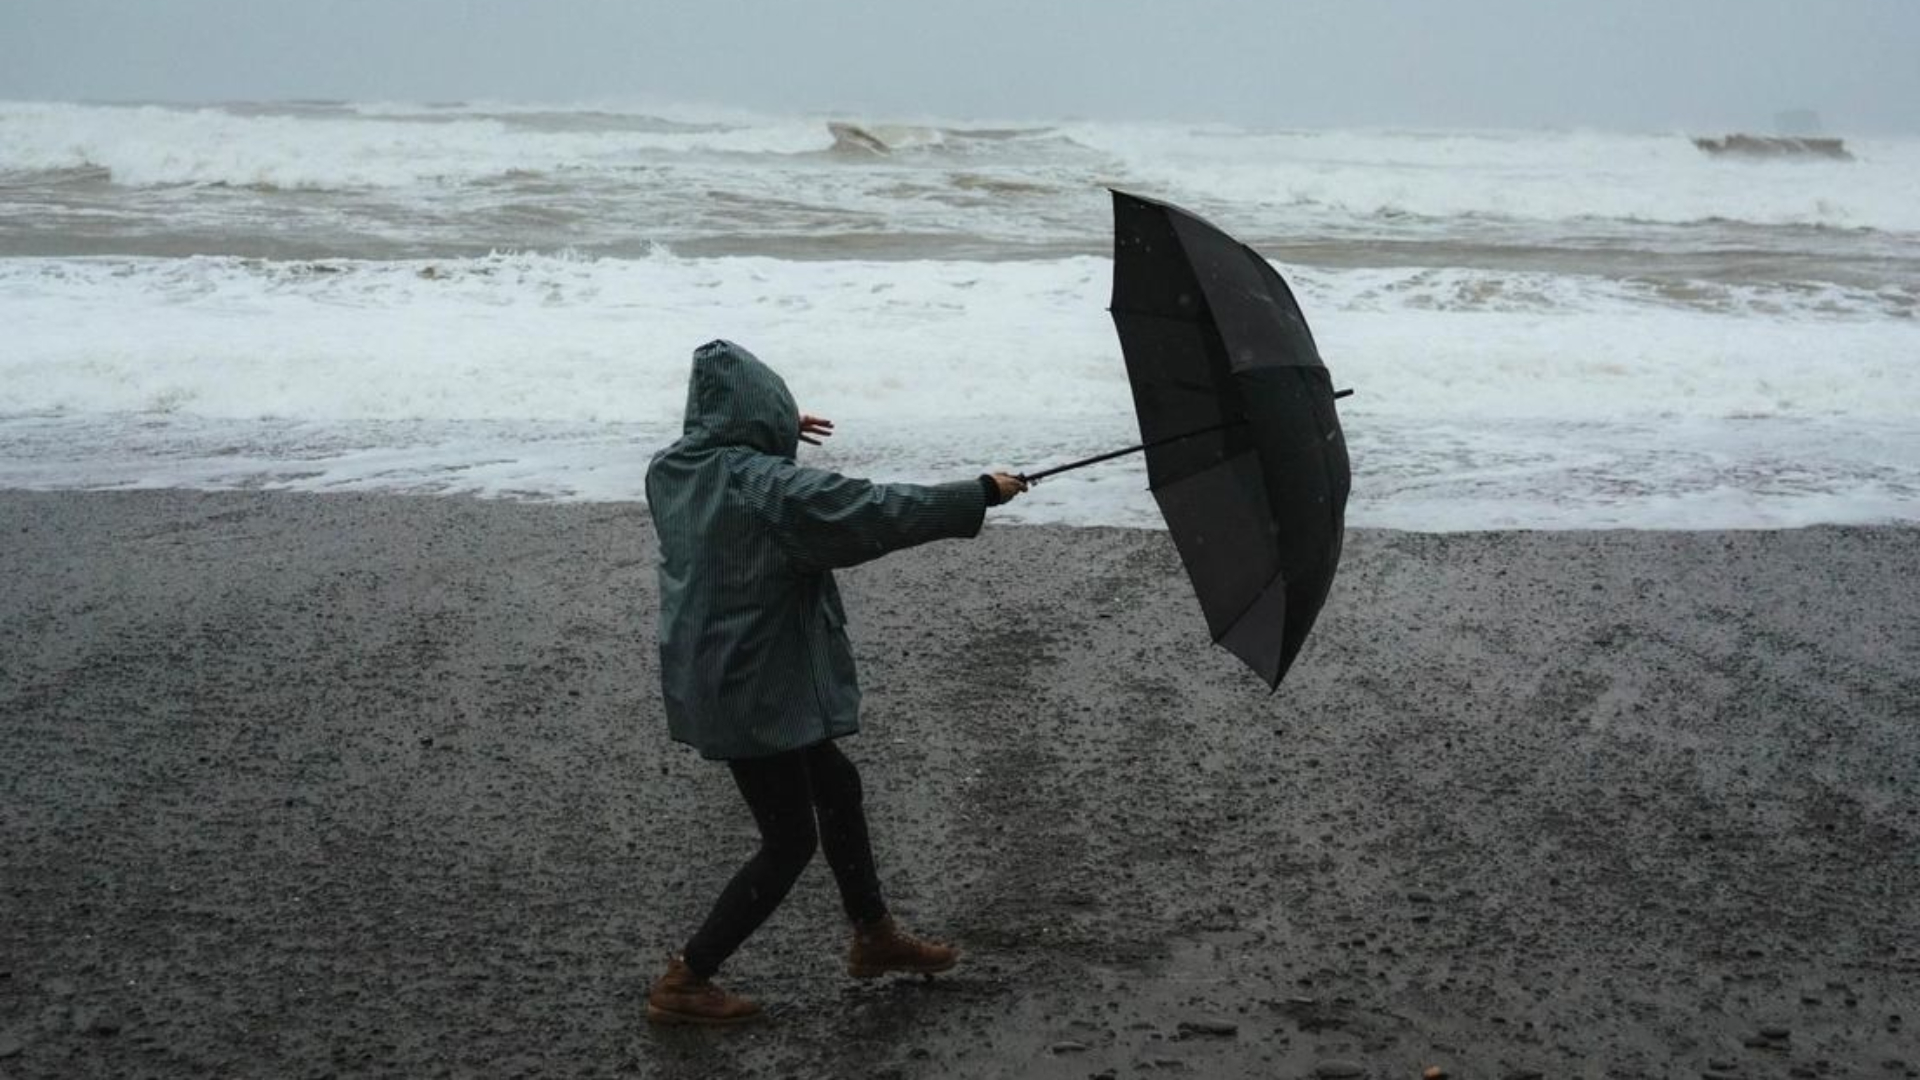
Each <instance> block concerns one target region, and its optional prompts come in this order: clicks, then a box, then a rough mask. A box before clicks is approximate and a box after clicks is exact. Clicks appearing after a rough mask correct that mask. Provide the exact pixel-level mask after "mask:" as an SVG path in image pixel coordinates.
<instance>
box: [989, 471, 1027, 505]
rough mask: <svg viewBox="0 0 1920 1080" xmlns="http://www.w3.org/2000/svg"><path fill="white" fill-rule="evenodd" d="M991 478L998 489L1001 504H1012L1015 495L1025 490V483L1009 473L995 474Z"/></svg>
mask: <svg viewBox="0 0 1920 1080" xmlns="http://www.w3.org/2000/svg"><path fill="white" fill-rule="evenodd" d="M992 476H993V482H994V484H995V485H996V486H997V487H999V489H1000V501H1001V502H1002V503H1008V502H1012V501H1013V497H1014V496H1015V495H1018V494H1020V493H1021V492H1023V491H1025V490H1027V482H1026V481H1025V480H1022V479H1020V478H1019V477H1017V476H1014V475H1012V474H1010V473H1003V472H997V473H993V474H992Z"/></svg>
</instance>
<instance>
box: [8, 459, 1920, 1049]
mask: <svg viewBox="0 0 1920 1080" xmlns="http://www.w3.org/2000/svg"><path fill="white" fill-rule="evenodd" d="M1916 568H1920V530H1914V529H1907V528H1898V529H1896V528H1831V527H1823V528H1811V529H1804V530H1794V531H1782V532H1764V531H1753V532H1728V533H1681V532H1564V533H1475V534H1418V533H1400V532H1384V531H1355V532H1353V533H1350V534H1349V537H1348V541H1347V555H1346V560H1345V563H1344V565H1343V568H1342V571H1341V576H1340V578H1339V580H1338V582H1337V583H1336V586H1335V590H1334V594H1333V596H1332V598H1331V600H1330V601H1329V604H1328V608H1327V611H1326V613H1325V615H1324V616H1323V618H1322V620H1321V623H1320V625H1319V628H1318V629H1317V630H1316V632H1315V636H1314V638H1313V640H1312V641H1311V642H1310V643H1309V645H1308V648H1307V651H1306V652H1305V653H1304V654H1303V656H1302V658H1301V660H1300V663H1299V664H1298V666H1297V667H1296V669H1295V671H1294V673H1293V674H1292V675H1291V676H1290V677H1289V678H1288V680H1287V682H1286V684H1285V685H1284V686H1283V687H1282V689H1281V691H1280V692H1279V693H1278V694H1276V695H1269V694H1268V693H1267V692H1266V690H1265V688H1264V687H1263V686H1262V685H1261V684H1260V683H1259V681H1258V680H1257V679H1256V678H1255V677H1253V676H1252V675H1251V674H1250V673H1248V672H1247V671H1246V670H1244V669H1243V668H1242V667H1241V666H1240V665H1239V664H1238V662H1237V661H1235V660H1233V659H1232V658H1231V657H1229V656H1227V655H1226V654H1225V653H1224V652H1222V651H1220V650H1218V649H1215V648H1214V647H1212V646H1211V645H1209V644H1208V642H1207V638H1206V633H1205V629H1204V626H1203V624H1202V622H1201V619H1200V615H1199V612H1198V609H1197V606H1196V605H1195V603H1194V601H1193V599H1192V596H1191V593H1190V591H1189V590H1188V588H1187V585H1186V583H1185V579H1184V576H1183V574H1182V572H1181V569H1180V567H1179V565H1178V562H1177V559H1176V558H1175V555H1174V552H1173V549H1172V547H1171V545H1170V543H1169V542H1168V541H1167V539H1166V537H1165V536H1164V535H1163V534H1160V533H1157V532H1151V531H1130V530H1114V529H1088V528H1069V527H1053V526H1049V527H1017V528H1011V527H990V528H989V529H988V531H987V532H986V533H985V534H984V535H983V537H982V538H981V539H979V540H977V541H972V542H964V543H946V544H940V545H935V546H932V547H928V548H922V549H918V550H916V551H912V552H908V553H904V554H901V555H897V556H894V557H890V558H888V559H886V560H883V561H881V562H878V563H875V564H872V565H869V566H866V567H862V568H858V569H856V570H853V571H849V572H847V573H845V574H844V575H843V576H842V578H841V581H842V587H843V589H844V591H845V593H846V596H847V601H848V608H849V613H850V617H851V620H852V628H851V629H852V633H853V639H854V643H855V646H856V650H857V652H858V655H859V658H860V662H861V665H862V675H863V681H864V684H865V687H866V691H867V697H866V707H865V731H864V732H863V733H862V734H861V735H860V736H859V737H857V738H856V739H853V740H851V741H850V742H849V743H847V744H846V748H847V750H848V752H849V753H850V754H851V755H852V756H853V757H854V759H855V760H856V761H858V762H860V763H861V765H862V768H863V770H864V771H865V774H866V779H867V786H868V792H869V795H868V799H869V807H870V814H871V816H872V818H873V820H874V822H875V828H876V845H877V848H878V854H879V859H880V865H881V871H882V880H883V881H884V882H886V883H887V885H888V888H889V891H890V897H891V900H892V902H893V905H894V907H895V909H896V910H897V911H898V912H899V913H901V914H902V916H903V917H904V919H905V921H907V922H908V923H909V925H911V926H913V927H915V928H917V929H920V930H923V931H925V932H927V933H929V934H933V935H940V936H949V937H951V939H953V940H955V941H956V942H958V943H959V944H961V945H962V946H963V947H964V948H965V949H966V957H965V960H964V961H963V965H962V967H961V968H960V969H959V970H957V971H956V972H955V973H953V974H952V975H951V976H948V977H942V978H939V979H937V980H935V981H932V982H922V981H918V980H900V981H892V982H886V983H882V984H877V985H872V984H859V983H855V982H853V981H851V980H849V979H847V978H845V977H844V975H842V974H841V972H840V968H839V962H840V957H841V952H842V950H843V949H844V947H845V932H844V929H843V927H842V925H841V923H840V917H839V913H838V907H837V902H836V900H835V897H834V895H833V889H832V884H831V880H830V878H829V876H828V874H827V873H826V870H825V868H824V867H823V866H821V865H820V864H819V863H818V862H817V861H816V864H815V865H814V866H813V867H811V868H810V869H809V870H808V872H807V875H806V876H805V877H804V878H803V879H802V882H801V884H800V886H799V887H798V888H797V889H796V891H795V894H794V896H793V898H792V899H791V900H790V901H789V902H788V904H787V906H786V907H785V908H783V909H782V910H781V911H780V912H779V913H778V914H777V915H776V916H775V917H774V919H773V920H772V922H770V923H769V924H768V925H767V926H766V927H765V928H764V929H763V930H762V931H761V932H760V934H759V935H757V936H756V937H755V938H754V939H753V940H752V941H750V942H749V943H748V945H747V947H746V948H745V949H744V950H743V951H742V953H741V954H740V955H738V956H737V957H736V958H735V960H734V961H733V963H731V964H730V965H729V967H728V968H727V969H726V971H725V972H724V973H723V981H724V982H725V983H726V984H727V985H728V986H730V987H732V988H736V989H739V990H741V991H743V992H746V993H749V994H751V995H754V996H756V997H758V998H759V999H760V1000H762V1001H763V1002H765V1003H767V1004H768V1005H769V1006H770V1007H771V1008H772V1012H773V1014H774V1015H773V1017H772V1019H771V1020H770V1021H769V1022H767V1023H765V1024H762V1025H758V1026H756V1027H754V1028H752V1029H749V1030H741V1031H732V1032H721V1033H716V1032H697V1031H696V1032H685V1031H670V1032H664V1033H663V1032H656V1031H653V1030H650V1029H649V1028H648V1025H647V1024H646V1022H645V1021H644V1019H643V1017H642V1004H643V998H644V994H645V988H646V985H647V982H648V981H649V980H650V979H651V978H652V977H653V976H654V975H655V974H656V973H657V971H658V969H659V968H660V966H661V964H662V960H663V958H664V957H665V955H666V954H667V953H668V952H669V951H670V950H672V949H674V948H675V947H677V946H678V944H679V943H680V942H681V940H682V939H683V937H684V935H685V934H686V933H687V932H688V931H689V930H690V929H691V928H692V926H693V925H694V924H695V922H696V921H697V920H698V919H699V917H700V916H701V915H702V914H703V913H704V910H705V907H706V905H707V904H708V902H709V901H710V900H711V899H712V897H713V896H714V894H715V892H716V891H717V889H718V888H719V886H720V884H721V883H722V882H723V881H724V880H725V878H726V877H727V876H728V875H729V874H730V873H731V872H732V870H733V869H734V867H735V866H736V865H737V863H738V862H739V860H741V859H742V858H743V857H744V856H745V855H746V854H747V853H748V852H749V850H750V849H751V846H752V844H753V831H752V825H751V821H750V819H749V817H748V815H747V813H746V810H745V808H744V806H743V805H741V804H740V802H739V799H738V797H737V796H736V794H735V793H734V791H733V789H732V787H731V783H730V781H729V780H728V779H727V777H726V774H725V772H724V770H722V769H720V768H718V767H716V766H714V765H711V764H708V763H705V762H702V761H700V760H698V759H697V758H696V757H695V756H694V755H693V754H692V753H691V752H690V751H688V750H686V749H685V748H682V747H679V746H676V745H674V744H672V743H670V742H669V741H668V739H667V737H666V732H665V724H664V720H663V718H662V715H661V708H660V702H659V695H658V673H657V670H656V657H655V649H654V625H653V619H654V602H653V598H654V579H653V540H652V536H651V533H650V530H649V527H648V524H647V521H646V515H645V511H644V509H643V508H642V507H639V506H636V505H630V504H606V503H600V504H571V505H553V504H526V503H513V502H494V501H478V500H468V499H433V498H418V497H405V496H375V495H368V496H311V495H289V494H259V493H229V494H195V493H186V492H175V491H155V492H130V493H110V494H109V493H96V494H73V493H67V494H26V493H18V492H9V493H0V798H3V799H4V813H3V815H0V1076H6V1077H73V1076H162V1077H174V1076H180V1077H189V1076H191V1077H203V1076H204V1077H212V1076H220V1077H307V1076H313V1077H319V1076H328V1075H333V1076H404V1077H428V1076H443V1075H445V1076H518V1075H525V1076H533V1075H541V1076H551V1077H559V1076H616V1075H631V1076H661V1077H683V1076H684V1077H694V1076H759V1077H768V1078H774V1077H785V1076H793V1077H840V1076H846V1077H856V1076H857V1077H869V1076H881V1077H900V1078H906V1077H932V1076H1034V1077H1062V1078H1074V1080H1081V1078H1086V1077H1097V1076H1107V1077H1116V1078H1118V1077H1140V1076H1161V1075H1176V1076H1177V1075H1189V1076H1260V1077H1306V1076H1314V1075H1319V1076H1326V1077H1339V1076H1366V1077H1382V1078H1384V1077H1417V1076H1419V1075H1420V1071H1421V1069H1422V1068H1423V1067H1425V1066H1429V1065H1440V1066H1442V1067H1444V1068H1445V1069H1447V1070H1448V1072H1449V1074H1450V1075H1452V1076H1455V1077H1495V1078H1510V1077H1527V1076H1531V1077H1543V1078H1548V1077H1551V1078H1559V1077H1603V1076H1604V1077H1641V1076H1646V1077H1748V1076H1767V1077H1775V1076H1813V1077H1826V1076H1833V1077H1842V1076H1857V1077H1881V1076H1888V1077H1897V1076H1906V1077H1915V1076H1920V593H1916V592H1915V591H1914V589H1913V577H1914V573H1915V570H1916Z"/></svg>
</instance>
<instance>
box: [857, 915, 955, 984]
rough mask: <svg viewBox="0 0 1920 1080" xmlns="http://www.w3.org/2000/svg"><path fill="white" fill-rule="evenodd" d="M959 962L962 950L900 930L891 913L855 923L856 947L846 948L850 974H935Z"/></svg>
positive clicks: (860, 976) (865, 976)
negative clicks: (874, 920)
mask: <svg viewBox="0 0 1920 1080" xmlns="http://www.w3.org/2000/svg"><path fill="white" fill-rule="evenodd" d="M959 961H960V950H959V949H956V948H954V947H953V946H951V945H942V944H940V943H938V942H934V941H921V940H920V939H919V938H917V937H914V936H913V935H912V934H909V933H907V932H906V931H905V930H902V929H900V927H899V926H897V925H896V924H895V923H894V921H893V916H891V915H888V916H885V917H883V918H881V919H880V920H878V921H877V922H870V923H863V924H858V925H855V926H854V928H853V947H852V948H851V949H848V950H847V974H849V975H851V976H853V977H854V978H856V979H872V978H877V977H879V976H881V975H885V974H886V973H887V972H889V971H904V972H907V973H909V974H914V975H932V974H934V973H936V972H941V971H946V970H948V969H949V968H951V967H953V965H954V964H956V963H958V962H959Z"/></svg>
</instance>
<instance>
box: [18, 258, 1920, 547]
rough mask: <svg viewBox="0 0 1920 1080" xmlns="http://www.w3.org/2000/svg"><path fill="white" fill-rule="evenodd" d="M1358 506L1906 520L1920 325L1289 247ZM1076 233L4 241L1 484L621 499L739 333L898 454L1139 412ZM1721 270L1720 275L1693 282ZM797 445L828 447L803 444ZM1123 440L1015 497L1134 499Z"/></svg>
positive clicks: (1913, 484) (1885, 315) (921, 474)
mask: <svg viewBox="0 0 1920 1080" xmlns="http://www.w3.org/2000/svg"><path fill="white" fill-rule="evenodd" d="M1286 269H1287V271H1288V276H1289V277H1290V278H1291V279H1292V281H1293V282H1294V284H1295V286H1296V291H1297V292H1298V293H1299V295H1300V298H1301V302H1302V304H1303V306H1304V308H1305V310H1306V311H1307V313H1308V316H1309V319H1310V320H1311V321H1312V322H1313V324H1314V326H1315V330H1316V334H1317V336H1318V338H1319V342H1320V345H1321V349H1322V352H1323V354H1324V355H1325V357H1326V358H1327V362H1328V364H1329V365H1330V367H1331V369H1332V371H1333V372H1334V375H1335V378H1336V381H1337V382H1338V383H1339V384H1340V385H1343V386H1352V387H1355V388H1356V389H1357V390H1358V395H1357V396H1356V397H1354V398H1351V399H1349V400H1348V401H1346V402H1344V403H1343V417H1345V421H1346V426H1347V430H1348V433H1349V437H1350V439H1351V441H1352V444H1353V447H1354V458H1355V467H1356V475H1357V477H1358V479H1357V480H1356V489H1355V490H1356V494H1355V502H1354V518H1353V520H1354V521H1355V522H1356V523H1358V524H1387V525H1397V526H1407V527H1421V528H1469V527H1487V526H1491V525H1531V526H1536V527H1593V526H1598V525H1635V524H1637V525H1645V526H1650V527H1670V526H1677V525H1690V526H1695V527H1704V526H1709V525H1728V526H1737V525H1754V524H1794V523H1801V522H1803V521H1808V520H1840V521H1859V520H1887V519H1903V520H1920V424H1917V423H1916V421H1915V419H1914V418H1915V417H1920V362H1917V361H1920V328H1917V326H1916V323H1915V321H1914V320H1913V319H1912V318H1910V317H1903V316H1901V315H1899V314H1897V313H1894V314H1890V313H1889V312H1888V310H1887V309H1886V305H1887V304H1889V303H1896V304H1897V303H1899V302H1901V298H1900V297H1898V296H1893V297H1889V296H1886V295H1882V294H1880V293H1877V292H1873V291H1848V290H1844V289H1839V288H1838V287H1834V286H1823V287H1821V288H1818V289H1797V288H1793V287H1790V286H1787V285H1776V286H1730V285H1724V284H1721V285H1715V284H1712V283H1696V284H1695V285H1692V286H1688V287H1686V288H1682V289H1678V290H1677V291H1676V289H1675V287H1674V285H1673V284H1672V283H1671V282H1634V281H1618V280H1610V279H1607V280H1596V281H1586V280H1580V279H1574V280H1567V279H1565V278H1564V277H1560V276H1555V275H1546V274H1514V273H1511V272H1494V271H1469V270H1452V271H1445V272H1435V271H1425V270H1419V269H1400V270H1390V269H1382V268H1371V269H1363V270H1353V271H1337V270H1327V269H1300V268H1286ZM1110 273H1111V267H1110V264H1109V263H1108V262H1107V260H1104V259H1100V258H1095V257H1081V258H1069V259H1061V260H1050V261H1027V262H953V261H947V262H812V263H806V262H789V261H782V260H776V259H767V258H757V257H755V258H727V259H688V258H680V257H676V256H674V255H671V254H669V253H666V252H660V253H658V254H656V255H654V256H652V257H649V258H643V259H633V260H615V259H569V258H556V257H545V256H532V255H511V256H507V255H502V256H495V257H491V258H485V259H473V260H453V261H426V260H417V261H407V262H359V261H351V260H343V261H337V262H323V263H275V262H260V261H250V260H238V259H224V258H221V259H206V258H203V259H174V260H168V259H117V258H114V259H40V260H35V259H12V260H0V325H5V326H6V327H7V328H8V335H7V339H6V342H5V344H4V346H0V451H3V452H0V458H4V459H5V460H6V464H5V465H4V466H3V467H0V484H5V485H12V486H29V487H71V486H99V485H106V486H142V485H148V486H150V485H175V484H187V485H195V486H212V487H229V486H282V487H293V488H299V489H307V490H342V489H346V490H364V489H373V490H420V491H456V492H475V493H480V494H494V495H500V494H509V495H519V496H526V495H534V496H546V497H562V498H634V497H638V495H639V493H640V489H639V485H638V477H639V471H638V470H639V468H640V467H641V466H640V462H641V461H642V459H643V458H644V457H645V454H646V452H647V451H648V450H650V449H651V448H652V447H654V446H657V445H660V444H661V443H663V442H665V441H666V440H668V439H670V438H671V437H672V435H673V434H674V431H675V428H676V426H677V418H678V416H679V412H680V408H681V405H682V402H683V399H684V393H685V390H684V387H685V372H686V365H687V357H688V353H689V351H690V349H691V348H692V347H693V346H695V345H697V344H699V343H700V342H702V341H705V340H707V339H710V338H712V337H716V336H726V337H729V338H732V339H734V340H737V341H739V342H741V343H743V344H746V345H747V346H748V347H750V348H753V349H755V350H756V351H758V352H759V353H760V354H761V355H762V356H763V357H765V358H766V359H767V360H768V361H769V362H771V363H773V364H774V365H775V366H776V367H777V368H778V369H779V370H781V371H782V372H783V373H784V374H785V375H786V377H787V378H788V380H789V382H790V383H791V384H792V385H793V386H794V388H795V390H796V393H797V394H798V396H799V397H800V399H801V400H802V402H803V403H804V404H805V405H806V406H807V407H808V408H809V409H812V410H815V411H818V412H821V413H824V414H826V415H830V416H833V417H834V418H835V419H836V420H838V421H840V422H841V424H842V434H841V436H840V437H839V438H838V439H836V440H835V442H834V444H832V445H831V446H830V447H829V448H827V449H826V450H825V451H823V452H821V453H822V454H823V456H822V457H820V458H819V460H821V461H822V462H823V463H826V464H829V465H832V466H834V467H840V468H846V469H849V470H854V471H859V472H864V473H867V474H870V475H878V476H891V477H898V478H902V479H937V478H941V477H950V476H954V475H968V474H970V473H971V472H972V471H975V470H977V469H980V468H984V467H988V466H998V467H1012V468H1032V467H1037V466H1041V465H1045V464H1048V463H1053V462H1058V461H1062V460H1066V459H1070V458H1074V457H1079V456H1083V455H1086V454H1091V453H1094V452H1097V451H1099V450H1102V449H1106V448H1111V447H1114V446H1117V445H1123V444H1124V443H1126V442H1127V441H1130V440H1131V439H1132V438H1133V437H1134V435H1135V432H1134V430H1133V427H1132V421H1131V408H1130V398H1129V393H1128V390H1127V384H1126V381H1125V374H1124V366H1123V364H1122V362H1121V360H1120V357H1119V350H1118V347H1117V344H1116V339H1115V337H1114V332H1113V329H1112V327H1111V324H1110V322H1109V320H1108V317H1107V316H1106V314H1105V312H1104V310H1103V307H1104V303H1105V301H1106V294H1107V289H1108V287H1109V281H1110ZM1703 298H1704V299H1703ZM809 453H814V452H813V451H809ZM1143 489H1144V481H1143V479H1142V477H1141V476H1140V473H1139V467H1138V464H1137V462H1122V463H1117V464H1115V465H1111V466H1102V467H1099V468H1097V469H1091V470H1087V471H1086V472H1084V473H1081V474H1077V475H1076V476H1075V477H1073V478H1071V479H1062V480H1060V481H1056V482H1052V483H1049V484H1047V485H1043V487H1042V488H1041V489H1040V490H1039V491H1037V492H1036V493H1035V494H1034V496H1033V497H1032V498H1030V499H1028V500H1023V501H1022V503H1021V504H1020V505H1019V506H1018V508H1017V509H1016V510H1014V511H1013V512H1012V513H1010V514H1009V515H1005V516H1007V517H1010V518H1011V519H1014V520H1030V521H1048V520H1062V521H1076V522H1091V523H1110V524H1132V525H1144V524H1150V523H1151V522H1152V521H1153V520H1154V517H1153V511H1152V507H1151V503H1150V501H1149V500H1148V499H1147V497H1146V495H1145V493H1144V490H1143Z"/></svg>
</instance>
